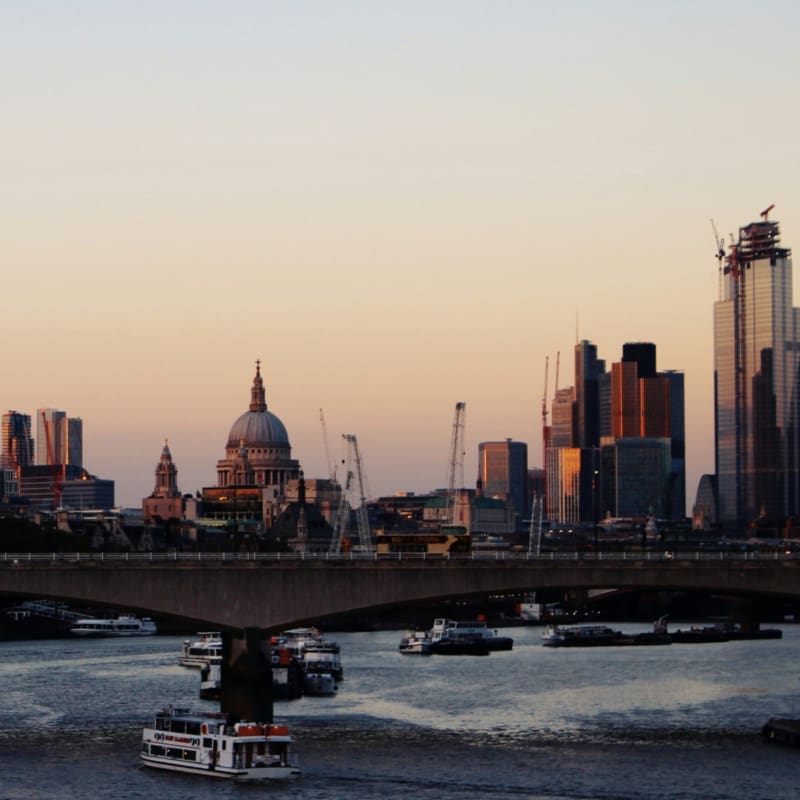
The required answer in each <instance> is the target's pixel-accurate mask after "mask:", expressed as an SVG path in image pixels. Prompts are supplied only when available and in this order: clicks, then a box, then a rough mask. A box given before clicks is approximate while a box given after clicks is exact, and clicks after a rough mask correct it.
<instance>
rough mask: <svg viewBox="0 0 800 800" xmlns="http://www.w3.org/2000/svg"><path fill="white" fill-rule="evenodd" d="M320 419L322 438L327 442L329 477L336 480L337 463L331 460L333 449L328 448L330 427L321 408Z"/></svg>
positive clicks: (326, 455)
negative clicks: (327, 425) (326, 424)
mask: <svg viewBox="0 0 800 800" xmlns="http://www.w3.org/2000/svg"><path fill="white" fill-rule="evenodd" d="M319 421H320V424H321V425H322V440H323V442H324V444H325V466H327V467H328V477H329V478H330V479H331V480H332V481H335V480H336V464H335V463H334V462H333V461H331V451H330V449H329V448H328V429H327V428H326V427H325V416H324V414H323V413H322V409H320V410H319Z"/></svg>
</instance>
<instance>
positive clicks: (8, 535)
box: [0, 517, 89, 553]
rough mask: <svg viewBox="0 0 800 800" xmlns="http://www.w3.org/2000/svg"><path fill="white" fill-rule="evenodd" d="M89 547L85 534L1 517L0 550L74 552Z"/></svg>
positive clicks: (9, 551)
mask: <svg viewBox="0 0 800 800" xmlns="http://www.w3.org/2000/svg"><path fill="white" fill-rule="evenodd" d="M88 549H89V541H88V539H87V537H86V536H85V535H83V534H74V533H65V532H64V531H60V530H58V528H56V526H55V525H54V524H53V525H45V526H40V525H37V524H36V523H35V522H32V521H31V520H28V519H18V518H16V517H2V518H0V552H5V553H60V552H65V553H74V552H80V551H82V552H85V551H86V550H88Z"/></svg>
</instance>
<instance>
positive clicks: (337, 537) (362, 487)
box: [329, 433, 375, 553]
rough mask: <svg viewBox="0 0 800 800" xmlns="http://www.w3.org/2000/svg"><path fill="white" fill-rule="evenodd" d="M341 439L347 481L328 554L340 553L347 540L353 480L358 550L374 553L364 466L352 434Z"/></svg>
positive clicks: (343, 435)
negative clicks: (344, 446)
mask: <svg viewBox="0 0 800 800" xmlns="http://www.w3.org/2000/svg"><path fill="white" fill-rule="evenodd" d="M342 438H343V439H344V441H345V443H346V444H347V457H346V460H345V470H346V474H347V479H346V481H345V485H344V489H343V490H342V495H341V498H340V500H339V508H338V510H337V512H336V522H335V524H334V528H333V536H332V537H331V546H330V550H329V552H331V553H341V552H342V548H343V547H344V546H345V540H346V539H347V531H348V528H349V522H350V510H351V509H352V507H353V504H352V502H351V500H350V496H351V494H352V492H353V490H354V486H353V480H354V479H355V480H357V482H358V500H359V504H358V506H357V507H356V530H357V535H358V549H359V551H360V552H362V553H371V552H373V551H374V549H375V548H374V546H373V544H372V533H371V532H370V529H369V513H368V511H367V479H366V475H365V473H364V466H363V463H362V459H361V453H360V452H359V450H358V441H357V439H356V437H355V435H354V434H352V433H344V434H342Z"/></svg>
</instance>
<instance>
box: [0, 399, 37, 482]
mask: <svg viewBox="0 0 800 800" xmlns="http://www.w3.org/2000/svg"><path fill="white" fill-rule="evenodd" d="M2 437H3V441H2V453H1V454H0V466H3V467H7V468H8V469H18V468H19V467H28V466H31V465H32V464H33V438H32V437H31V418H30V416H29V415H28V414H20V413H19V412H18V411H8V412H6V413H5V414H3V423H2Z"/></svg>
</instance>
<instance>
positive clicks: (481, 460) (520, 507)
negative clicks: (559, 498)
mask: <svg viewBox="0 0 800 800" xmlns="http://www.w3.org/2000/svg"><path fill="white" fill-rule="evenodd" d="M478 470H479V477H480V481H481V485H482V487H483V494H484V495H486V496H487V497H498V498H501V499H503V500H508V501H509V502H510V503H511V504H512V505H513V506H514V511H515V512H516V513H517V515H518V516H519V517H523V516H524V515H525V514H526V513H527V512H528V511H529V510H530V498H529V494H530V492H529V491H528V445H527V444H525V442H512V441H511V439H506V440H505V441H503V442H481V443H480V444H479V445H478Z"/></svg>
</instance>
